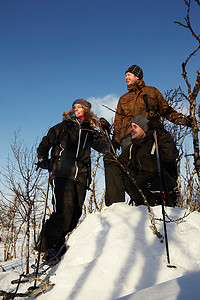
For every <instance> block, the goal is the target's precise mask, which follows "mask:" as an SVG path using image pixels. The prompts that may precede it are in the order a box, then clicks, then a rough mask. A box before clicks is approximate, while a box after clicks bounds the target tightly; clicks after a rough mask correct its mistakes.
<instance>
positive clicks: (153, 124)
mask: <svg viewBox="0 0 200 300" xmlns="http://www.w3.org/2000/svg"><path fill="white" fill-rule="evenodd" d="M148 120H149V122H148V124H147V125H148V127H149V130H161V129H163V125H162V124H161V123H160V121H159V120H158V119H156V118H154V117H148Z"/></svg>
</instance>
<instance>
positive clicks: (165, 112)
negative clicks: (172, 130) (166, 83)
mask: <svg viewBox="0 0 200 300" xmlns="http://www.w3.org/2000/svg"><path fill="white" fill-rule="evenodd" d="M156 93H157V99H158V107H159V114H160V115H161V116H162V117H164V118H166V119H167V120H169V121H170V122H173V123H175V124H178V125H187V122H188V119H187V117H186V116H184V115H183V114H182V113H178V112H177V111H175V110H174V109H173V108H172V107H171V106H170V105H169V104H168V103H167V101H166V100H165V99H164V97H163V95H162V94H161V92H160V91H159V90H157V89H156Z"/></svg>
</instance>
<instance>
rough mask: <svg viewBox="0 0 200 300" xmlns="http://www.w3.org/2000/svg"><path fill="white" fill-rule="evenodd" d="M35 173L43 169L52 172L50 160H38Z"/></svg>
mask: <svg viewBox="0 0 200 300" xmlns="http://www.w3.org/2000/svg"><path fill="white" fill-rule="evenodd" d="M36 166H37V168H36V171H37V170H38V169H39V168H41V169H45V170H48V171H49V172H51V171H52V169H53V162H52V160H51V159H48V158H45V159H43V158H41V159H40V160H38V162H37V163H36Z"/></svg>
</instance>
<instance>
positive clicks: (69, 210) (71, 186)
mask: <svg viewBox="0 0 200 300" xmlns="http://www.w3.org/2000/svg"><path fill="white" fill-rule="evenodd" d="M85 195H86V187H85V185H84V184H83V183H80V182H76V181H74V180H72V179H68V178H61V177H59V178H55V179H53V181H52V202H53V205H54V212H53V213H52V214H51V216H50V218H49V219H48V220H47V221H46V223H45V226H44V230H43V233H42V249H41V251H42V252H44V251H46V250H47V249H49V248H51V247H53V246H56V247H58V248H59V247H60V246H62V245H63V243H64V241H65V236H66V234H67V233H68V232H71V231H72V230H73V229H74V228H75V227H76V225H77V223H78V221H79V218H80V216H81V214H82V205H83V202H84V200H85Z"/></svg>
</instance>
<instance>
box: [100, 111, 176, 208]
mask: <svg viewBox="0 0 200 300" xmlns="http://www.w3.org/2000/svg"><path fill="white" fill-rule="evenodd" d="M154 129H157V139H158V147H159V154H160V162H161V166H162V175H163V178H162V180H163V186H164V192H165V204H166V205H168V206H174V205H176V195H177V194H176V186H177V182H176V179H177V168H176V161H177V158H178V150H177V148H176V146H175V143H174V141H173V139H172V137H171V135H170V134H169V132H167V131H166V130H165V129H164V128H163V126H162V125H161V123H160V122H159V120H157V119H155V118H153V117H152V118H148V117H147V116H144V115H138V116H136V117H134V118H133V120H132V122H131V129H130V132H131V138H132V142H131V145H129V146H127V147H126V148H125V149H124V151H123V152H122V154H121V155H120V157H119V162H120V163H119V162H117V160H115V159H112V157H111V155H105V158H104V163H105V165H106V167H107V172H108V176H107V177H106V196H105V197H106V200H105V203H106V205H107V206H109V205H111V204H113V203H116V202H124V201H125V192H127V193H128V195H129V196H130V197H131V201H134V202H135V205H143V204H145V203H144V198H143V197H142V196H141V194H140V193H139V191H138V188H139V189H141V191H142V193H143V194H144V195H145V196H146V198H147V201H148V203H149V205H151V206H154V205H160V204H162V203H161V194H160V181H159V174H158V165H157V155H156V151H155V150H156V149H155V142H154V137H153V130H154ZM121 166H122V167H123V168H122V167H121ZM124 170H125V171H124ZM126 172H128V173H129V174H130V175H131V176H132V178H134V180H135V182H136V185H135V184H133V182H132V181H131V179H130V176H127V173H126Z"/></svg>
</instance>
